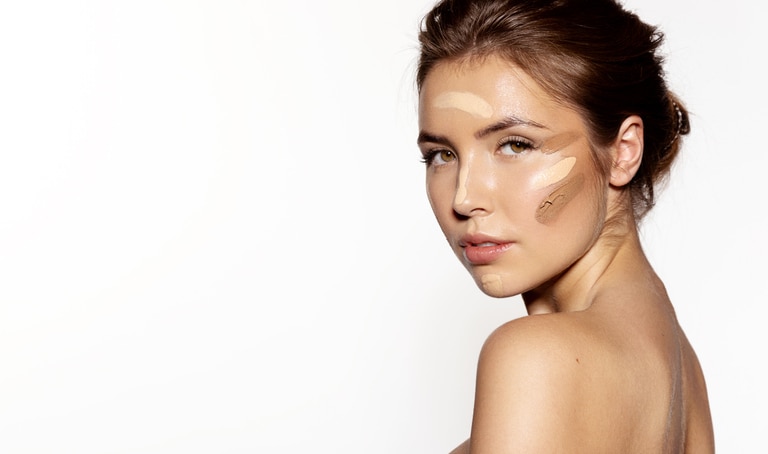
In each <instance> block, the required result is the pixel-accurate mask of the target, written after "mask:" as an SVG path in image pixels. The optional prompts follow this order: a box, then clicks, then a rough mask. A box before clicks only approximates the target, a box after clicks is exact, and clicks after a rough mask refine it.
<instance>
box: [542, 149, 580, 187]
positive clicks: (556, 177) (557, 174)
mask: <svg viewBox="0 0 768 454" xmlns="http://www.w3.org/2000/svg"><path fill="white" fill-rule="evenodd" d="M574 165H576V157H575V156H569V157H567V158H564V159H562V160H560V161H559V162H558V163H557V164H555V165H553V166H552V167H550V168H548V169H546V170H544V171H543V172H541V173H539V174H538V175H536V176H534V177H533V179H532V181H531V189H532V190H534V191H538V190H539V189H542V188H546V187H547V186H550V185H553V184H555V183H558V182H560V181H561V180H563V179H564V178H565V177H567V176H568V174H569V173H571V170H573V166H574Z"/></svg>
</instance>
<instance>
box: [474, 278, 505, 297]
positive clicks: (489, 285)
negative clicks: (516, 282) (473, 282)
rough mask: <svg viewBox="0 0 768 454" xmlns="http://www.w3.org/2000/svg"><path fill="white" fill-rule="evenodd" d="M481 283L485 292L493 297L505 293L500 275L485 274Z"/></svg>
mask: <svg viewBox="0 0 768 454" xmlns="http://www.w3.org/2000/svg"><path fill="white" fill-rule="evenodd" d="M480 283H481V284H482V285H483V290H485V292H486V293H489V294H491V295H499V294H501V293H503V292H504V285H503V284H502V282H501V276H499V275H498V274H484V275H482V276H480Z"/></svg>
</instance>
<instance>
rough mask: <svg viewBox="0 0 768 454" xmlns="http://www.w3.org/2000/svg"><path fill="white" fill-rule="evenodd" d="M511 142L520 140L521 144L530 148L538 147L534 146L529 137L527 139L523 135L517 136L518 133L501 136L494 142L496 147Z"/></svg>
mask: <svg viewBox="0 0 768 454" xmlns="http://www.w3.org/2000/svg"><path fill="white" fill-rule="evenodd" d="M512 142H520V143H522V144H525V145H526V146H527V147H529V148H531V149H536V148H538V146H536V144H535V143H534V142H533V141H532V140H531V139H527V138H525V137H523V136H518V135H511V136H504V137H502V138H501V139H500V140H499V141H498V143H497V144H496V148H501V147H503V146H504V145H507V144H509V143H512Z"/></svg>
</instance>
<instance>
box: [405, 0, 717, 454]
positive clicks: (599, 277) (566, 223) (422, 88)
mask: <svg viewBox="0 0 768 454" xmlns="http://www.w3.org/2000/svg"><path fill="white" fill-rule="evenodd" d="M419 39H420V43H421V56H420V61H419V68H418V75H417V83H418V88H419V127H420V132H419V137H418V144H419V147H420V149H421V152H422V154H423V156H424V161H425V163H426V165H427V170H426V172H427V177H426V179H427V192H428V195H429V200H430V203H431V206H432V209H433V211H434V213H435V216H436V218H437V221H438V223H439V224H440V227H441V229H442V231H443V233H444V234H445V236H446V238H447V240H448V242H449V244H450V245H451V247H452V249H453V250H454V252H455V253H456V255H457V256H458V258H459V260H460V261H461V262H462V263H463V264H464V266H465V267H466V268H467V270H468V271H469V272H470V274H471V275H472V277H473V278H474V280H475V281H476V283H477V285H478V286H479V287H480V288H481V289H482V291H483V292H485V293H486V294H488V295H490V296H494V297H508V296H513V295H518V294H522V297H523V301H524V302H525V305H526V309H527V312H528V313H529V314H530V316H528V317H523V318H520V319H517V320H513V321H510V322H508V323H506V324H504V325H502V326H501V327H499V328H498V329H497V330H495V332H493V333H492V334H491V335H490V336H489V338H488V339H487V341H486V342H485V344H484V346H483V348H482V351H481V353H480V358H479V363H478V371H477V383H476V396H475V407H474V414H473V421H472V428H471V433H470V438H469V439H468V440H467V441H466V442H465V443H463V444H462V445H461V446H459V447H458V448H456V450H455V451H454V452H456V453H466V452H471V453H493V454H499V453H518V452H521V453H522V452H525V453H549V452H568V453H576V452H584V453H652V452H654V453H656V452H662V453H682V452H693V453H710V452H714V441H713V430H712V423H711V418H710V412H709V404H708V399H707V391H706V386H705V382H704V377H703V374H702V371H701V368H700V366H699V363H698V360H697V359H696V355H695V353H694V351H693V349H692V348H691V346H690V344H689V343H688V341H687V339H686V337H685V335H684V334H683V331H682V329H681V328H680V326H679V324H678V322H677V319H676V317H675V312H674V309H673V307H672V305H671V303H670V301H669V298H668V296H667V294H666V291H665V289H664V285H663V284H662V282H661V280H660V279H659V277H658V276H657V275H656V274H655V272H654V270H653V268H652V267H651V265H650V264H649V262H648V261H647V259H646V257H645V255H644V253H643V250H642V247H641V244H640V240H639V236H638V227H637V226H638V222H639V221H640V219H641V218H642V217H643V215H644V214H645V213H646V212H647V211H648V210H649V209H650V208H651V207H652V206H653V203H654V193H655V191H654V188H655V185H657V184H658V183H659V181H660V180H661V179H662V178H663V177H664V176H665V175H666V174H667V172H668V170H669V167H670V165H671V163H672V161H673V159H674V157H675V155H676V154H677V152H678V149H679V147H680V142H681V136H682V135H685V134H687V133H688V130H689V127H688V114H687V112H686V110H685V108H684V107H683V105H682V103H681V102H680V101H679V100H678V99H677V98H676V97H675V96H674V95H673V94H672V93H670V92H669V90H668V89H667V86H666V83H665V80H664V77H663V71H662V66H661V58H660V57H659V56H658V54H657V52H658V48H659V46H660V44H661V41H662V36H661V34H660V33H659V32H658V31H657V30H656V29H654V28H653V27H651V26H649V25H647V24H645V23H643V22H641V21H640V20H639V19H638V18H637V17H636V16H635V15H634V14H631V13H629V12H627V11H626V10H624V9H623V7H622V6H621V5H619V4H617V3H616V2H615V1H614V0H554V1H553V0H443V1H441V2H439V3H438V4H437V5H436V6H435V7H434V9H433V10H432V11H431V12H430V13H429V14H428V15H427V16H426V18H425V20H424V22H423V26H422V30H421V33H420V36H419Z"/></svg>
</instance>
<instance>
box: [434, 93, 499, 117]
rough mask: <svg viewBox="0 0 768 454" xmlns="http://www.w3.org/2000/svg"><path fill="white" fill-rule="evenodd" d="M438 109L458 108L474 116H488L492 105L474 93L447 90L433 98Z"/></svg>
mask: <svg viewBox="0 0 768 454" xmlns="http://www.w3.org/2000/svg"><path fill="white" fill-rule="evenodd" d="M433 105H434V106H435V107H436V108H438V109H458V110H462V111H464V112H466V113H468V114H470V115H473V116H475V117H482V118H490V117H491V116H492V115H493V107H492V106H491V105H490V104H488V101H486V100H485V99H483V98H481V97H479V96H477V95H476V94H474V93H468V92H463V91H449V92H446V93H442V94H440V95H438V96H437V98H435V101H434V104H433Z"/></svg>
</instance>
